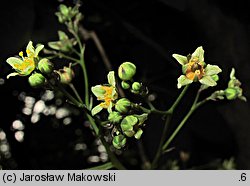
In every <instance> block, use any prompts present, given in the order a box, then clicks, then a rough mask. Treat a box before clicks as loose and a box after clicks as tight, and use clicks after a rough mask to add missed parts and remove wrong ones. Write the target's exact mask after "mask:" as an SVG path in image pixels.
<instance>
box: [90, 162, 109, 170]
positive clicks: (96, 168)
mask: <svg viewBox="0 0 250 186" xmlns="http://www.w3.org/2000/svg"><path fill="white" fill-rule="evenodd" d="M113 167H114V166H113V164H112V162H107V163H104V164H102V165H98V166H95V167H91V168H88V169H86V170H109V169H111V168H113Z"/></svg>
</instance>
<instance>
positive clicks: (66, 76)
mask: <svg viewBox="0 0 250 186" xmlns="http://www.w3.org/2000/svg"><path fill="white" fill-rule="evenodd" d="M57 73H58V74H59V76H60V81H61V83H62V84H69V83H70V82H71V81H72V79H73V78H74V76H75V74H74V71H73V70H72V69H71V68H70V67H64V68H63V69H60V70H59V71H57Z"/></svg>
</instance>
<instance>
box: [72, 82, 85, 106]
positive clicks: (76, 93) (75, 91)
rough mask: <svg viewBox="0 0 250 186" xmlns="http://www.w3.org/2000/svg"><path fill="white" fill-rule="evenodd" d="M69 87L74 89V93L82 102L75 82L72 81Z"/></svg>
mask: <svg viewBox="0 0 250 186" xmlns="http://www.w3.org/2000/svg"><path fill="white" fill-rule="evenodd" d="M69 87H70V88H71V89H72V91H73V92H74V94H75V95H76V97H77V99H78V101H79V102H81V103H83V101H82V98H81V96H80V95H79V93H78V91H77V90H76V88H75V86H74V84H73V83H70V84H69Z"/></svg>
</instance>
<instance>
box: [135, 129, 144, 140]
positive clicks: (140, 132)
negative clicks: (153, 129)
mask: <svg viewBox="0 0 250 186" xmlns="http://www.w3.org/2000/svg"><path fill="white" fill-rule="evenodd" d="M142 133H143V130H142V129H138V131H137V132H136V133H135V135H134V136H135V138H136V139H140V138H141V135H142Z"/></svg>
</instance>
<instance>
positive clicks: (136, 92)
mask: <svg viewBox="0 0 250 186" xmlns="http://www.w3.org/2000/svg"><path fill="white" fill-rule="evenodd" d="M131 92H132V93H133V94H140V92H139V91H137V90H133V89H132V90H131Z"/></svg>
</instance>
